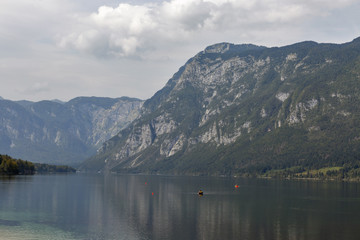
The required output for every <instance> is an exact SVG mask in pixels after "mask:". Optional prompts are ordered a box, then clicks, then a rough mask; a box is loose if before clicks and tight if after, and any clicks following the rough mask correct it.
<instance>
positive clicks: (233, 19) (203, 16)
mask: <svg viewBox="0 0 360 240" xmlns="http://www.w3.org/2000/svg"><path fill="white" fill-rule="evenodd" d="M359 12H360V1H359V0H331V1H330V0H166V1H165V0H148V1H145V0H1V2H0V96H1V97H2V98H5V99H10V100H30V101H41V100H52V99H59V100H62V101H68V100H70V99H72V98H75V97H78V96H97V97H113V98H115V97H121V96H128V97H136V98H140V99H144V100H145V99H148V98H150V97H151V96H152V95H154V94H155V92H156V91H158V90H160V89H161V88H162V87H163V86H164V85H165V84H166V82H167V81H168V80H169V79H170V78H171V77H172V75H173V74H174V73H175V72H176V71H177V70H178V69H179V68H180V67H181V66H182V65H184V64H185V62H186V61H187V60H188V59H189V58H191V57H193V56H194V55H195V54H197V53H198V52H200V51H202V50H203V49H205V48H206V47H207V46H209V45H212V44H215V43H219V42H230V43H235V44H242V43H252V44H256V45H262V46H267V47H273V46H285V45H289V44H293V43H296V42H301V41H305V40H313V41H316V42H327V43H344V42H349V41H352V40H353V39H354V38H357V37H359V36H360V14H358V13H359Z"/></svg>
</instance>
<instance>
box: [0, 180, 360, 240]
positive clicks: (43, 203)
mask: <svg viewBox="0 0 360 240" xmlns="http://www.w3.org/2000/svg"><path fill="white" fill-rule="evenodd" d="M236 184H237V185H239V187H238V188H235V187H234V186H235V185H236ZM199 189H201V190H203V191H204V195H203V196H202V197H201V196H199V195H198V194H197V192H198V190H199ZM359 236H360V184H359V183H342V182H319V181H305V180H302V181H290V180H267V179H234V178H215V177H169V176H145V175H111V174H110V175H100V174H98V175H95V174H94V175H86V174H70V175H35V176H16V177H10V178H9V177H1V178H0V239H94V240H95V239H99V240H100V239H127V240H138V239H139V240H140V239H141V240H147V239H181V240H184V239H194V240H197V239H204V240H205V239H206V240H208V239H216V240H218V239H244V240H255V239H256V240H258V239H264V240H265V239H266V240H271V239H274V240H275V239H276V240H277V239H297V240H301V239H304V240H305V239H306V240H312V239H313V240H315V239H316V240H321V239H324V240H331V239H334V240H335V239H336V240H338V239H347V240H351V239H354V240H355V239H356V240H358V239H359Z"/></svg>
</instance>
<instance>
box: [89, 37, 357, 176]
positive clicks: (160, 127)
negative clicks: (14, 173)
mask: <svg viewBox="0 0 360 240" xmlns="http://www.w3.org/2000/svg"><path fill="white" fill-rule="evenodd" d="M359 90H360V39H355V40H354V41H352V42H349V43H345V44H318V43H316V42H301V43H297V44H293V45H290V46H285V47H274V48H267V47H260V46H254V45H233V44H229V43H221V44H216V45H213V46H210V47H208V48H206V49H205V50H204V51H202V52H200V53H198V54H197V55H196V56H194V57H193V58H191V59H190V60H189V61H188V62H187V63H186V64H185V65H184V66H183V67H181V68H180V69H179V71H178V72H177V73H176V74H174V76H173V77H172V78H171V79H170V80H169V81H168V83H167V84H166V86H165V87H164V88H163V89H161V90H160V91H159V92H157V93H156V94H155V95H154V96H153V97H152V98H151V99H149V100H147V101H146V102H145V103H144V106H143V108H142V112H141V116H140V117H139V118H138V119H136V120H135V121H134V122H133V123H132V124H130V125H129V126H128V127H127V128H125V129H124V130H122V131H120V132H119V133H118V134H117V135H116V136H115V137H113V138H112V139H110V140H109V141H107V142H105V144H104V145H103V147H102V148H101V149H100V150H99V152H98V154H97V155H96V156H94V157H92V158H90V159H88V160H87V161H86V162H85V163H84V164H83V165H82V169H83V170H111V171H118V172H146V173H171V174H205V175H247V174H255V175H259V174H265V173H269V172H274V171H275V170H279V169H280V170H284V169H285V170H289V171H294V172H296V173H300V172H303V171H304V170H309V169H320V168H325V167H340V168H341V169H347V171H348V170H349V169H350V170H351V171H353V173H354V171H355V172H356V171H357V170H356V169H357V168H358V166H359V159H360V91H359ZM340 168H337V169H340ZM294 169H295V170H294ZM354 174H355V173H354Z"/></svg>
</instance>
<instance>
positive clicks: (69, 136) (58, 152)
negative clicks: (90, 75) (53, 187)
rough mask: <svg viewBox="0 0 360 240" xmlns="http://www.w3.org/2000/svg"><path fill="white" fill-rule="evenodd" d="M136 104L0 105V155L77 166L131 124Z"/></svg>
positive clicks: (80, 100)
mask: <svg viewBox="0 0 360 240" xmlns="http://www.w3.org/2000/svg"><path fill="white" fill-rule="evenodd" d="M142 104H143V101H141V100H138V99H130V98H119V99H110V98H95V97H93V98H87V97H81V98H75V99H73V100H71V101H69V102H67V103H58V102H52V101H42V102H36V103H34V102H26V101H21V102H12V101H8V100H0V113H1V115H0V116H1V117H0V133H1V134H0V143H1V144H0V151H1V152H2V153H3V154H5V153H6V154H10V155H12V156H15V157H17V158H23V159H26V160H32V161H34V162H47V163H67V164H76V163H80V162H81V161H83V160H84V159H85V158H86V157H89V156H90V155H91V154H94V153H95V152H96V149H97V148H99V147H100V146H101V145H102V144H103V143H104V142H105V141H106V140H108V139H109V138H111V137H113V136H114V135H116V134H117V133H118V132H119V131H120V130H121V129H123V128H124V127H126V126H127V125H128V124H129V123H130V122H132V121H133V120H134V119H135V118H136V117H137V116H138V115H139V109H140V108H141V106H142Z"/></svg>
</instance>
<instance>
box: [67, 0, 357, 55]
mask: <svg viewBox="0 0 360 240" xmlns="http://www.w3.org/2000/svg"><path fill="white" fill-rule="evenodd" d="M353 2H355V1H354V0H339V1H331V3H328V1H325V0H312V1H310V0H307V1H304V0H293V1H288V0H252V1H248V0H246V1H245V0H171V1H163V2H157V3H150V4H143V5H132V4H128V3H120V4H119V5H118V6H117V7H110V6H102V7H100V8H99V9H98V11H97V12H95V13H92V14H90V15H88V16H86V17H85V18H82V19H81V22H82V23H85V22H86V23H87V24H85V25H83V26H82V28H80V29H78V30H77V31H75V32H72V33H69V34H68V35H67V36H64V37H62V39H61V41H60V45H61V46H62V47H70V48H73V49H77V50H80V51H85V52H90V53H94V54H96V55H100V56H119V57H129V56H142V57H143V56H144V55H145V54H146V51H149V50H157V49H159V48H161V46H162V45H163V44H166V42H169V41H170V42H173V43H178V44H188V43H190V42H191V41H193V39H194V38H200V39H203V38H206V36H208V35H207V34H210V33H212V32H214V31H215V32H217V33H218V34H221V33H223V32H226V31H234V30H235V31H237V32H239V34H240V33H241V32H246V33H247V36H251V35H256V34H259V32H261V31H262V30H264V31H267V30H268V28H269V26H271V27H273V28H282V27H283V25H285V26H288V25H291V23H296V21H306V20H307V19H308V18H309V17H315V16H318V15H326V14H328V12H329V11H331V10H332V9H334V8H338V7H344V6H347V5H349V4H351V3H353ZM255 37H256V36H255Z"/></svg>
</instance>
